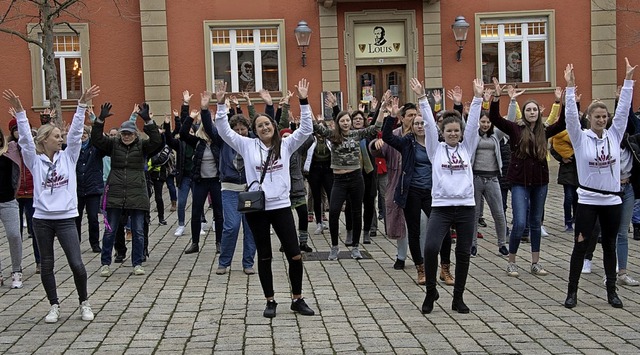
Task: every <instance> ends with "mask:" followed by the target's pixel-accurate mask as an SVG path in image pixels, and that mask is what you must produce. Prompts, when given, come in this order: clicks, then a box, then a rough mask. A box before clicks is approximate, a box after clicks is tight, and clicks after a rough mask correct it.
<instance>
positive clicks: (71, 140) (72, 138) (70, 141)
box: [65, 85, 102, 162]
mask: <svg viewBox="0 0 640 355" xmlns="http://www.w3.org/2000/svg"><path fill="white" fill-rule="evenodd" d="M98 94H100V87H98V86H97V85H93V86H91V87H90V88H88V89H87V90H85V92H84V93H83V94H82V96H80V99H78V108H77V109H76V113H75V114H74V115H73V120H72V121H71V126H70V127H69V131H68V132H67V148H66V149H65V151H66V152H67V154H68V156H69V157H70V158H71V161H73V162H76V161H78V157H79V156H80V148H82V132H83V129H84V116H85V111H86V110H87V107H88V104H89V101H91V100H92V99H93V98H95V97H97V96H98ZM101 115H102V114H101Z"/></svg>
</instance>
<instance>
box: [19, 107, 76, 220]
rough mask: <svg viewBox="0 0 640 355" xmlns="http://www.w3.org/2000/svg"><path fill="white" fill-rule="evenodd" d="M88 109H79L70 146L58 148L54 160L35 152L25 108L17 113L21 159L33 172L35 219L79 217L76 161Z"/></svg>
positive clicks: (74, 118) (68, 133)
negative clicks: (63, 148) (62, 148)
mask: <svg viewBox="0 0 640 355" xmlns="http://www.w3.org/2000/svg"><path fill="white" fill-rule="evenodd" d="M85 111H86V108H85V107H80V106H78V108H77V109H76V113H75V114H74V115H73V120H72V121H71V126H70V127H69V131H68V132H67V148H66V149H65V150H59V151H57V152H56V153H55V154H54V155H53V161H51V160H49V157H48V156H47V155H45V154H37V153H36V145H35V143H34V141H33V136H32V135H31V127H29V121H28V120H27V115H26V113H25V111H22V112H18V113H17V114H16V119H17V121H18V133H19V135H20V138H19V139H18V144H20V147H21V148H22V159H23V160H24V163H25V165H26V166H27V168H29V170H30V171H31V174H32V175H33V207H34V209H35V213H34V214H33V218H40V219H54V220H59V219H67V218H75V217H77V216H78V195H77V193H76V190H77V178H76V163H77V161H78V157H79V156H80V148H81V146H82V132H83V129H84V117H85Z"/></svg>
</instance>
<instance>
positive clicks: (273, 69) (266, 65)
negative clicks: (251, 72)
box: [262, 51, 280, 91]
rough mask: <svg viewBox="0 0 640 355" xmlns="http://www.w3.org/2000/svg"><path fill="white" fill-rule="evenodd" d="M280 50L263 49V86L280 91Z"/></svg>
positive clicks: (266, 88)
mask: <svg viewBox="0 0 640 355" xmlns="http://www.w3.org/2000/svg"><path fill="white" fill-rule="evenodd" d="M279 84H280V83H279V70H278V51H262V88H263V89H265V90H269V91H280V85H279Z"/></svg>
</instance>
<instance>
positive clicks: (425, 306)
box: [422, 287, 440, 314]
mask: <svg viewBox="0 0 640 355" xmlns="http://www.w3.org/2000/svg"><path fill="white" fill-rule="evenodd" d="M438 298H440V294H439V293H438V290H436V288H435V287H434V288H433V289H431V290H427V295H426V296H425V297H424V302H422V314H429V313H431V311H433V302H435V301H437V300H438Z"/></svg>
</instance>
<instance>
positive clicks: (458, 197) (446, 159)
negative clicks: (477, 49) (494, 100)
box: [410, 78, 484, 313]
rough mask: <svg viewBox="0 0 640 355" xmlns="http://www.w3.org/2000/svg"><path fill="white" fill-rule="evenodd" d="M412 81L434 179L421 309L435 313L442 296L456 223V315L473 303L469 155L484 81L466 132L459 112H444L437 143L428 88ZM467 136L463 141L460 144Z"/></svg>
mask: <svg viewBox="0 0 640 355" xmlns="http://www.w3.org/2000/svg"><path fill="white" fill-rule="evenodd" d="M410 85H411V89H412V90H413V92H415V93H416V94H417V95H418V102H419V104H420V111H421V112H422V116H423V117H425V120H424V123H425V128H424V129H425V146H426V149H427V155H428V156H429V160H430V161H431V167H432V180H433V183H432V187H431V197H432V202H431V216H430V217H429V224H428V225H427V239H426V242H425V247H424V264H425V278H426V285H427V294H426V296H425V299H424V302H423V303H422V313H431V311H432V310H433V303H434V302H435V301H436V300H438V298H439V297H440V295H439V294H438V290H437V289H436V272H437V271H438V253H439V252H440V248H441V247H442V241H443V239H444V237H445V235H446V234H447V232H448V231H449V229H450V228H451V226H452V225H453V224H455V226H456V231H457V234H458V237H457V242H456V277H455V284H454V286H453V302H452V304H451V309H453V310H454V311H457V312H458V313H469V307H467V305H465V304H464V301H463V299H462V294H463V293H464V288H465V284H466V282H467V274H468V272H469V258H470V255H471V242H472V239H473V233H474V230H475V224H476V221H477V219H476V212H475V211H476V209H475V205H476V202H475V198H474V190H473V171H472V164H471V157H472V156H473V154H474V152H475V151H476V148H477V146H478V141H479V140H480V136H479V135H478V120H479V119H480V109H481V108H482V93H483V91H484V84H483V83H482V80H480V79H475V80H474V81H473V93H474V98H473V102H472V103H471V108H470V110H469V116H468V119H467V124H466V127H465V130H464V131H463V130H462V117H460V114H459V113H458V112H457V111H445V113H444V114H443V115H442V117H443V120H442V127H443V133H442V135H443V137H444V142H439V141H438V128H437V127H436V121H435V119H434V118H433V111H432V110H431V107H430V106H429V101H428V100H427V95H426V94H425V91H424V87H423V86H422V84H420V81H418V79H415V78H412V79H411V81H410ZM463 132H464V133H463ZM463 134H464V139H463V140H462V142H461V141H460V139H461V138H463Z"/></svg>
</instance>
